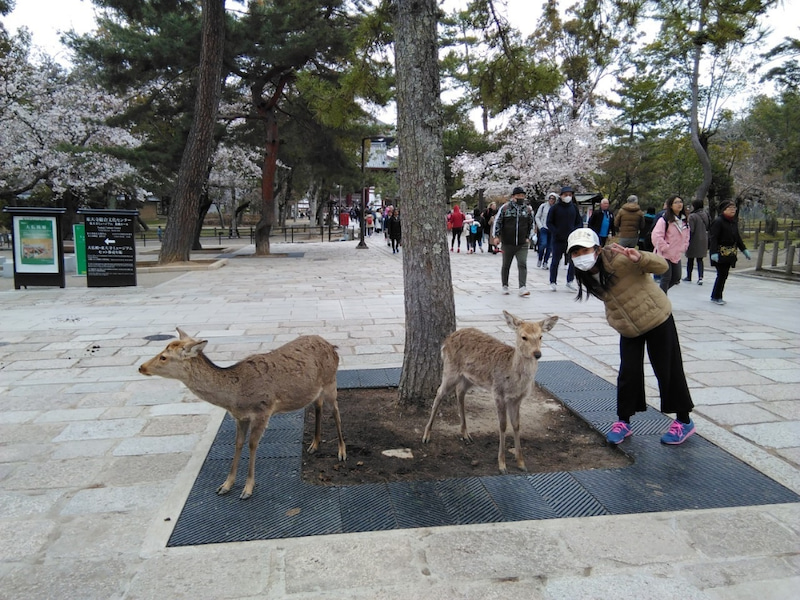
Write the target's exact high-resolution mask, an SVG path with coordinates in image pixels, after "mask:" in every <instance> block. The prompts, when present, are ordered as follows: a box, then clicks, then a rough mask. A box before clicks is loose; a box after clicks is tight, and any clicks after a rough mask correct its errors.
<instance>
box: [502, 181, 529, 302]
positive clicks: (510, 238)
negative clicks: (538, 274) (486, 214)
mask: <svg viewBox="0 0 800 600" xmlns="http://www.w3.org/2000/svg"><path fill="white" fill-rule="evenodd" d="M531 229H533V211H532V210H531V207H530V206H526V205H525V190H524V189H522V188H521V187H515V188H514V190H513V191H512V192H511V199H510V200H509V201H508V202H506V203H505V204H503V206H501V207H500V210H499V211H497V215H496V216H495V219H494V227H493V229H492V237H493V238H494V242H493V243H494V245H495V246H498V245H499V244H500V242H501V241H502V243H503V266H502V267H501V269H500V281H501V283H502V285H503V293H504V294H508V293H509V291H508V273H509V271H510V270H511V261H512V260H514V259H515V258H516V259H517V272H518V275H519V295H520V296H530V295H531V294H530V292H529V291H528V288H527V286H526V283H527V279H528V236H529V235H530V233H531Z"/></svg>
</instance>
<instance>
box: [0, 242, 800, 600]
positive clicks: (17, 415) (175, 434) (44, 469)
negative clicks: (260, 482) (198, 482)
mask: <svg viewBox="0 0 800 600" xmlns="http://www.w3.org/2000/svg"><path fill="white" fill-rule="evenodd" d="M367 243H368V245H369V249H368V250H356V249H355V246H356V244H357V242H355V241H351V242H336V243H306V244H294V245H290V244H282V243H278V244H274V246H273V251H274V252H275V253H288V254H287V255H286V256H284V257H274V258H255V257H252V256H248V255H251V254H252V252H253V248H252V246H238V247H234V248H228V249H225V250H224V253H225V254H228V255H230V254H236V256H233V257H230V258H228V259H227V263H226V264H225V265H224V266H222V267H221V268H218V269H213V270H201V271H173V272H166V273H163V272H162V273H154V272H148V273H140V275H139V285H138V286H137V287H136V288H91V289H89V288H86V287H85V282H84V280H83V279H82V278H79V277H76V276H71V275H70V276H68V280H69V281H68V285H67V288H66V289H58V288H30V289H27V290H25V289H23V290H14V289H13V285H11V284H10V282H11V280H10V279H0V307H2V311H0V540H2V543H1V544H0V598H14V599H43V598H58V599H60V598H67V599H73V598H75V599H78V598H80V599H94V598H98V599H108V598H113V599H126V600H128V599H144V598H159V599H164V598H169V599H172V598H191V599H193V600H195V599H205V598H208V599H215V600H216V599H228V598H231V599H233V598H236V599H244V598H276V599H284V598H285V599H291V600H310V599H318V598H326V599H327V598H348V599H350V598H353V599H365V600H366V599H398V600H399V599H409V598H423V597H425V598H427V597H438V598H443V599H444V598H474V599H489V598H533V599H564V600H568V599H569V600H573V599H579V598H612V597H621V598H644V599H651V598H652V599H661V598H664V599H666V598H674V597H681V598H691V599H694V598H697V599H701V598H705V599H722V598H724V599H736V600H738V599H746V598H758V600H775V599H789V598H796V597H797V590H798V589H800V536H799V535H798V534H800V503H798V504H786V505H772V506H755V507H743V508H742V507H740V508H725V509H713V510H698V511H683V512H672V513H647V514H639V515H624V516H603V517H591V518H576V519H555V520H546V521H524V522H515V523H500V524H489V525H471V526H457V527H442V528H427V529H412V530H393V531H385V532H371V533H358V534H348V535H330V536H315V537H306V538H296V539H281V540H272V541H258V542H242V543H232V544H212V545H206V546H194V547H181V548H166V542H167V539H168V537H169V535H170V532H171V530H172V527H173V526H174V524H175V521H176V519H177V517H178V516H179V514H180V510H181V507H182V504H183V501H184V500H185V498H186V496H187V494H188V491H189V489H190V487H191V485H192V483H193V481H194V479H195V476H196V474H197V472H198V471H199V468H200V465H201V464H202V462H203V460H204V458H205V455H206V452H207V449H208V448H209V446H210V445H211V442H212V441H213V438H214V435H215V434H216V431H217V428H218V426H219V424H220V422H221V420H222V417H223V413H222V411H221V410H220V409H218V408H216V407H213V406H211V405H208V404H206V403H204V402H201V401H199V400H197V399H196V398H195V397H194V396H193V395H192V394H191V393H190V392H188V390H186V389H185V388H184V387H183V386H182V385H181V384H179V383H177V382H173V381H169V380H165V379H158V378H144V377H142V376H140V375H139V374H138V372H137V370H136V369H137V366H138V365H139V364H140V363H141V362H143V360H144V359H146V358H149V357H151V356H152V355H154V354H156V353H157V352H158V351H160V350H161V349H162V348H163V346H164V345H165V342H164V341H148V340H146V339H145V337H146V336H151V335H156V334H167V335H168V334H171V333H173V332H174V328H175V326H180V327H181V328H183V329H185V330H186V331H187V332H188V333H190V334H193V335H198V336H202V337H204V338H208V339H209V345H208V348H207V350H206V351H207V353H208V354H209V356H210V357H211V358H213V359H214V360H215V361H217V362H220V363H222V364H229V363H230V362H232V361H235V360H237V359H239V358H242V357H243V356H244V355H246V354H249V353H252V352H257V351H267V350H270V349H273V348H275V347H276V346H278V345H280V344H282V343H284V342H286V341H288V340H291V339H293V338H294V337H296V336H297V335H300V334H308V333H318V334H321V335H323V336H324V337H326V338H327V339H328V340H330V341H331V342H333V343H335V344H336V345H337V346H338V347H339V353H340V355H341V358H342V360H341V366H340V368H341V369H361V368H370V367H379V366H380V367H384V366H400V365H401V364H402V353H403V343H404V328H403V323H404V317H403V285H402V264H401V260H402V259H401V258H400V256H393V255H392V254H391V251H390V250H389V249H388V248H387V247H386V245H385V244H384V243H383V242H382V238H381V239H379V238H375V237H373V238H371V239H368V240H367ZM154 250H155V249H154V248H153V245H152V243H150V244H149V245H148V247H147V248H146V249H142V252H141V253H140V258H143V257H146V256H147V253H151V252H153V251H154ZM221 253H222V252H221ZM209 255H210V256H214V253H213V252H212V253H204V257H206V258H208V256H209ZM152 256H153V255H152V254H150V257H151V258H152ZM500 260H501V257H500V256H492V255H488V254H477V255H468V254H465V253H464V252H462V253H461V254H453V255H452V270H453V283H454V288H455V301H456V312H457V317H458V325H459V326H477V327H479V328H481V329H483V330H484V331H487V332H489V333H491V334H494V335H496V336H498V337H500V338H502V339H504V340H507V341H509V342H510V341H511V339H512V336H511V333H510V332H509V331H508V329H507V327H506V326H505V324H504V321H503V318H502V315H501V311H502V309H506V310H509V311H510V312H512V313H515V314H517V315H519V316H522V317H525V318H541V317H543V316H545V315H551V314H558V315H559V316H560V317H561V320H560V321H559V323H558V325H557V326H556V327H555V328H554V329H553V330H552V332H550V334H548V335H547V336H546V337H545V346H544V349H543V352H544V356H543V358H542V360H572V361H575V362H577V363H578V364H580V365H581V366H583V367H585V368H587V369H589V370H590V371H592V372H593V373H595V374H597V375H598V376H600V377H602V378H604V379H606V380H608V381H610V382H615V378H616V368H617V365H618V360H619V359H618V337H617V335H616V334H615V333H614V332H613V331H612V330H611V329H610V328H609V327H608V325H607V324H606V322H605V319H604V316H603V310H602V305H601V304H600V303H599V302H597V301H595V300H590V301H588V302H583V303H576V302H573V298H574V293H571V292H568V291H567V290H566V289H565V288H564V285H563V284H564V271H563V269H562V273H561V275H560V278H559V283H560V284H561V285H560V286H559V287H560V288H562V289H560V290H559V291H558V292H556V293H553V292H551V291H550V290H549V289H548V288H547V287H546V285H547V274H546V272H545V271H542V270H538V269H536V268H535V264H536V261H535V259H533V258H532V260H530V261H529V263H530V266H531V268H530V271H529V281H528V287H529V289H531V290H532V294H531V296H530V297H528V298H520V297H518V296H516V295H511V296H503V295H501V294H500V292H499V268H500ZM743 262H744V263H745V264H743V265H742V266H746V261H743ZM708 276H709V277H708V278H707V279H706V284H705V285H704V286H702V287H700V286H697V285H696V284H691V285H690V284H686V283H683V284H681V285H680V286H678V287H677V288H674V289H673V290H670V298H671V300H672V303H673V307H674V313H675V318H676V322H677V324H678V329H679V332H680V336H681V342H682V348H683V353H684V360H685V366H686V372H687V375H688V377H689V383H690V386H691V389H692V394H693V397H694V400H695V404H696V405H697V408H696V412H695V413H694V417H695V421H696V423H697V428H698V432H699V434H700V435H702V436H704V437H705V438H707V439H709V440H710V441H712V442H714V443H715V444H717V445H719V446H721V447H722V448H724V449H725V450H727V451H728V452H730V453H732V454H733V455H735V456H737V457H738V458H740V459H741V460H743V461H745V462H747V463H748V464H750V465H752V466H753V467H755V468H756V469H758V470H759V471H761V472H763V473H765V474H766V475H768V476H769V477H771V478H773V479H775V480H776V481H778V482H779V483H781V484H783V485H784V486H786V487H788V488H789V489H791V490H793V491H795V492H798V493H800V385H798V384H799V383H800V348H799V347H798V346H799V345H798V337H799V336H800V316H798V311H797V297H798V287H797V286H796V285H793V284H788V283H784V282H781V281H775V280H769V279H762V278H757V277H748V276H747V273H746V271H742V270H737V271H735V274H734V275H732V276H731V278H730V279H729V281H728V285H727V290H726V293H725V298H726V300H728V304H727V305H726V306H722V307H720V306H716V305H713V304H711V303H710V302H709V295H710V290H711V284H712V283H713V273H711V272H710V273H708ZM511 282H512V286H513V285H514V283H515V282H516V270H515V267H513V266H512V275H511ZM431 310H435V307H431ZM654 385H655V381H654V379H653V378H652V377H649V378H648V386H649V395H650V397H651V398H652V399H656V398H657V392H656V389H655V387H654ZM342 418H343V421H344V423H345V436H346V433H347V429H346V427H347V426H346V421H347V415H346V412H345V409H344V408H343V409H342ZM522 418H523V419H524V418H525V414H524V407H523V417H522ZM677 450H678V451H679V450H680V449H679V448H678V449H677ZM530 458H531V459H532V458H533V457H530ZM211 493H212V494H213V492H211ZM255 493H256V494H257V493H258V488H256V491H255Z"/></svg>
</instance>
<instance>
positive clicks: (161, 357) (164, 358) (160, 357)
mask: <svg viewBox="0 0 800 600" xmlns="http://www.w3.org/2000/svg"><path fill="white" fill-rule="evenodd" d="M158 360H167V357H166V356H164V355H163V354H162V355H161V356H159V357H158Z"/></svg>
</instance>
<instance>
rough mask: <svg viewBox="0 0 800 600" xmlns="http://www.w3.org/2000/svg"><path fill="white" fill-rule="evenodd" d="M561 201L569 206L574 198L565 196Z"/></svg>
mask: <svg viewBox="0 0 800 600" xmlns="http://www.w3.org/2000/svg"><path fill="white" fill-rule="evenodd" d="M561 201H562V202H566V203H567V204H569V203H570V202H572V196H563V197H562V198H561Z"/></svg>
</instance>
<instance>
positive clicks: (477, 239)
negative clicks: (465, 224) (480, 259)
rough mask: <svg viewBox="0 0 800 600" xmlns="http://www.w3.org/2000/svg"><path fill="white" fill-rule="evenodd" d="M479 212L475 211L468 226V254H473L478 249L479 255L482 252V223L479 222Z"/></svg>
mask: <svg viewBox="0 0 800 600" xmlns="http://www.w3.org/2000/svg"><path fill="white" fill-rule="evenodd" d="M481 219H482V217H481V211H480V210H479V209H477V208H476V209H475V211H474V213H473V216H472V222H471V223H470V224H469V235H470V240H469V242H468V243H469V247H470V252H471V253H472V254H475V252H476V251H477V249H478V248H480V250H481V253H482V252H483V223H482V222H481Z"/></svg>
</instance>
